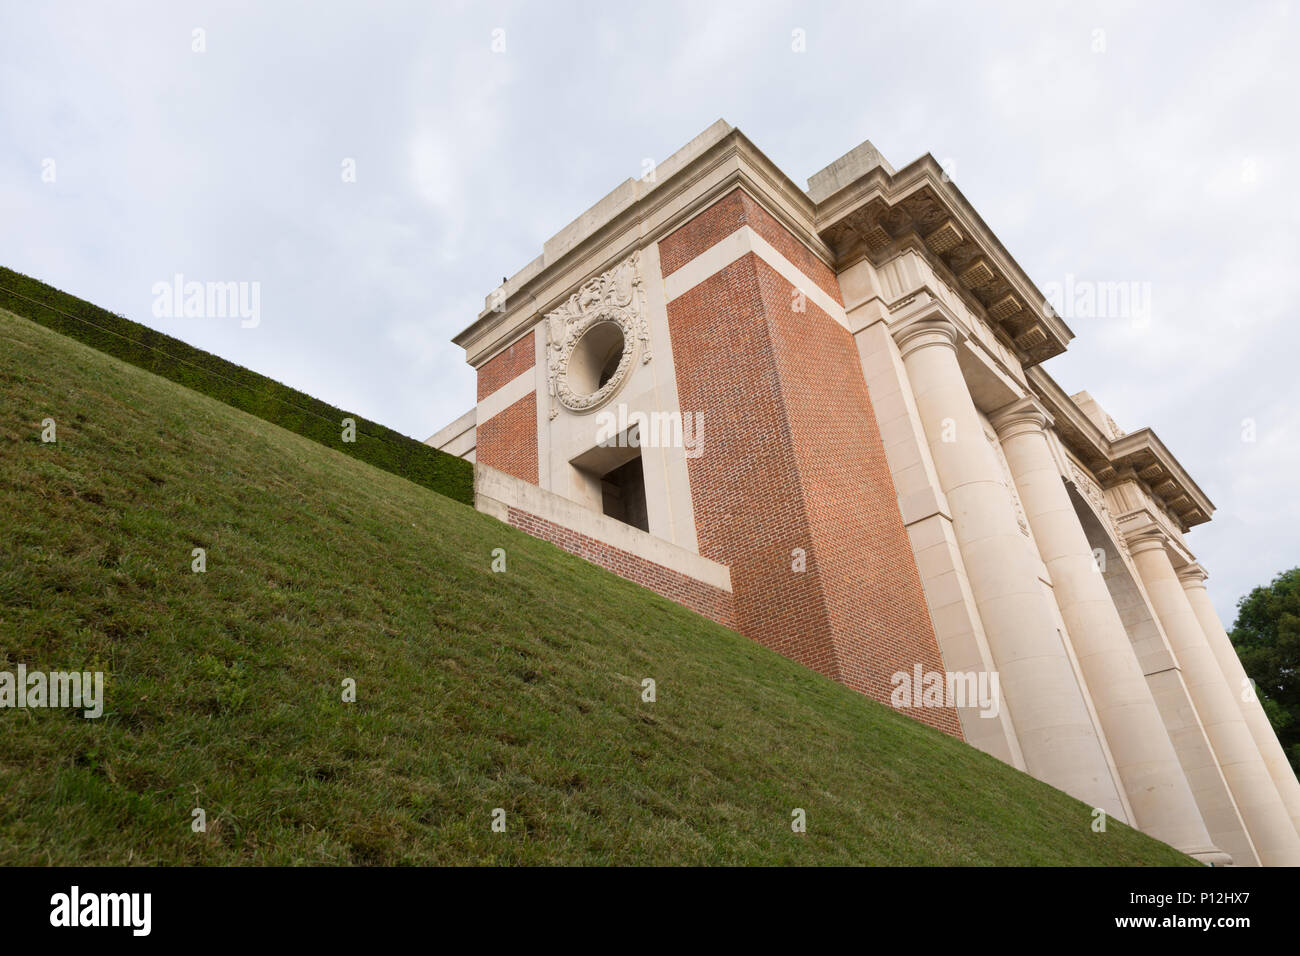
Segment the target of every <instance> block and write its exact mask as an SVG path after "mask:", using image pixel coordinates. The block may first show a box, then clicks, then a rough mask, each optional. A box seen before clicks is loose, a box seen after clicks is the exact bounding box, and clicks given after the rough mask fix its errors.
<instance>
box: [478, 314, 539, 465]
mask: <svg viewBox="0 0 1300 956" xmlns="http://www.w3.org/2000/svg"><path fill="white" fill-rule="evenodd" d="M536 359H537V352H536V350H535V347H534V344H533V333H532V332H529V333H528V334H527V335H525V336H524V337H523V338H521V339H518V340H516V341H515V343H514V344H513V345H510V346H508V347H507V348H504V349H502V350H501V351H500V352H498V353H497V354H496V355H494V356H492V357H491V358H490V359H488V360H487V361H486V362H484V363H483V364H482V365H480V366H479V369H478V400H479V401H480V402H481V401H483V399H485V398H487V397H488V396H489V395H491V394H492V393H493V392H495V391H496V390H497V389H499V388H501V386H503V385H505V384H506V383H507V382H511V381H513V380H514V379H516V378H518V377H519V376H520V375H522V374H523V373H524V372H526V371H528V370H529V369H530V368H532V367H533V366H534V365H536V364H537V362H536ZM474 441H475V445H476V448H475V451H474V457H475V460H476V461H481V462H482V463H483V464H485V465H488V466H490V467H492V468H497V469H500V470H501V471H504V472H505V473H506V474H508V475H514V476H515V477H516V478H522V479H523V480H524V481H527V482H530V483H531V484H534V485H535V484H537V393H536V392H532V393H530V394H528V395H525V396H524V397H523V398H521V399H519V401H517V402H515V403H514V404H513V405H510V406H508V407H506V408H504V409H502V410H501V411H499V412H497V413H496V414H495V415H493V416H492V417H491V418H489V419H487V420H486V421H481V422H479V423H478V424H477V426H476V428H475V437H474Z"/></svg>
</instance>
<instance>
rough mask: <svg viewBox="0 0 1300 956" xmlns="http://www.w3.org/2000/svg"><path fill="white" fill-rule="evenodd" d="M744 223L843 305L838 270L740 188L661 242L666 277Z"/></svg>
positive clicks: (660, 254)
mask: <svg viewBox="0 0 1300 956" xmlns="http://www.w3.org/2000/svg"><path fill="white" fill-rule="evenodd" d="M741 226H749V227H750V228H751V229H753V230H754V231H755V232H756V233H758V234H759V235H760V236H762V237H763V238H764V239H766V240H767V241H768V242H769V243H770V244H771V245H772V246H773V248H775V249H776V251H777V252H779V253H781V255H783V256H785V257H786V258H787V259H789V260H790V261H791V262H792V263H794V264H795V266H797V267H798V269H799V271H800V272H802V273H803V274H804V275H806V276H807V277H808V278H810V279H812V280H813V282H815V283H816V284H817V286H818V287H819V288H821V290H822V291H823V292H825V293H826V294H827V295H829V296H830V297H831V298H832V299H834V300H835V301H836V302H838V303H839V304H840V305H843V304H844V301H843V300H842V299H841V298H840V284H839V282H838V281H837V280H836V278H835V273H834V272H833V271H832V270H831V268H830V266H828V265H826V263H825V262H823V261H822V260H821V259H820V258H818V256H817V255H816V254H815V253H814V252H813V251H812V250H811V249H809V248H808V247H807V246H805V245H804V244H803V243H802V242H800V241H799V240H798V239H796V238H795V237H794V236H792V235H791V234H790V231H789V230H788V229H786V228H785V227H784V226H782V225H781V224H780V223H779V222H777V220H776V218H775V217H774V216H773V215H772V214H771V213H769V212H768V211H767V210H766V209H764V208H763V207H762V206H760V205H759V204H758V203H756V202H755V201H754V200H753V199H752V198H751V197H750V195H749V194H748V193H746V192H744V191H743V190H741V189H740V188H739V187H737V188H735V189H733V190H732V191H731V192H729V193H728V194H727V195H726V196H723V197H722V198H721V199H719V200H718V201H717V202H715V203H714V204H713V205H712V206H710V207H709V208H708V209H706V210H704V211H703V212H701V213H700V214H699V215H697V216H696V217H695V218H694V219H692V220H691V221H690V222H688V223H686V224H685V225H683V226H682V227H680V228H679V229H677V230H675V231H674V232H673V233H672V234H671V235H668V236H665V237H664V239H663V240H662V241H661V242H660V243H659V259H660V262H661V263H662V266H661V269H662V272H663V275H664V278H665V279H666V278H668V276H670V275H672V274H673V273H674V272H676V271H677V270H678V269H680V268H681V267H682V266H684V265H686V263H688V262H690V261H691V260H692V259H694V258H695V257H696V256H698V255H700V253H702V252H705V251H706V250H708V249H709V248H710V247H712V246H714V245H716V244H718V243H719V242H721V241H722V240H723V239H725V238H727V236H729V235H731V234H732V233H733V232H735V231H736V230H737V229H739V228H740V227H741Z"/></svg>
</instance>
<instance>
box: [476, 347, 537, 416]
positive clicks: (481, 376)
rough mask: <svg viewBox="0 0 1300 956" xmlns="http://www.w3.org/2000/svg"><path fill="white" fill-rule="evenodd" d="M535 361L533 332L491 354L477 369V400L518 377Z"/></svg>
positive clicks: (481, 399)
mask: <svg viewBox="0 0 1300 956" xmlns="http://www.w3.org/2000/svg"><path fill="white" fill-rule="evenodd" d="M536 363H537V352H536V349H535V346H534V345H533V333H532V332H529V333H528V334H527V335H525V336H524V337H523V338H521V339H518V340H516V342H515V343H514V344H513V345H510V346H507V347H506V348H504V349H502V350H501V351H500V352H498V353H497V354H496V355H494V356H492V357H491V358H490V359H488V360H487V361H486V362H484V363H483V364H482V365H480V366H479V369H478V400H479V401H480V402H481V401H483V399H485V398H487V397H488V396H489V395H491V394H492V393H493V392H495V391H496V390H497V389H498V388H500V387H501V386H502V385H504V384H506V383H507V382H509V381H512V380H513V379H516V378H518V377H519V376H520V375H522V374H523V373H524V372H526V371H528V370H529V369H530V368H532V367H533V366H534V365H535V364H536Z"/></svg>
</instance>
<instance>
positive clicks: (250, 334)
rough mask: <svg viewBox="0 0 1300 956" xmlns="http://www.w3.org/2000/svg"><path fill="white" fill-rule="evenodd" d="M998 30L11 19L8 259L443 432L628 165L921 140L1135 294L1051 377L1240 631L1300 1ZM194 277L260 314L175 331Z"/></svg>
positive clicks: (1290, 267)
mask: <svg viewBox="0 0 1300 956" xmlns="http://www.w3.org/2000/svg"><path fill="white" fill-rule="evenodd" d="M979 7H980V8H979V9H976V5H975V4H970V3H965V2H960V3H949V4H928V3H914V2H907V3H901V2H898V3H889V4H884V3H852V4H831V3H815V4H806V5H788V6H787V5H781V4H775V3H772V4H762V3H755V2H749V3H743V4H737V5H734V6H729V5H726V4H723V3H715V2H709V3H701V2H688V3H683V4H680V5H677V4H672V3H656V4H646V3H641V4H636V5H632V4H610V3H603V2H602V3H590V4H562V3H545V4H541V3H528V4H517V5H510V4H492V3H475V4H453V3H437V2H434V3H430V2H427V0H426V2H421V3H397V2H391V3H385V2H377V3H365V4H363V3H360V2H357V3H350V4H344V3H322V2H316V3H298V4H295V3H281V2H275V3H234V2H222V3H215V2H214V3H207V4H190V3H181V2H165V3H163V2H160V3H135V4H112V5H110V4H99V3H81V4H77V3H50V4H34V3H29V4H8V5H6V9H5V11H4V13H3V14H0V262H3V263H4V264H5V265H8V266H10V267H11V268H15V269H17V270H19V271H21V272H25V273H27V274H29V275H33V276H36V277H37V278H40V279H43V280H45V281H47V282H50V283H52V284H53V285H56V286H58V287H60V288H62V289H64V290H66V291H69V292H72V293H75V294H76V295H79V296H81V297H83V298H86V299H89V300H91V301H93V302H95V303H97V304H99V305H102V306H105V307H107V308H109V309H112V310H114V311H116V312H120V313H122V314H124V315H127V316H128V317H130V318H133V319H136V320H137V321H141V322H144V323H146V324H148V325H151V326H153V327H155V328H158V329H161V330H162V331H164V332H167V333H169V334H171V335H175V336H178V337H180V338H182V339H185V340H186V341H188V342H191V343H193V344H195V345H197V346H200V347H202V348H205V349H208V350H210V351H212V352H215V353H217V354H219V355H221V356H224V357H226V358H228V359H231V360H233V361H235V362H238V363H240V364H242V365H245V366H248V367H249V368H252V369H255V370H257V371H259V372H262V373H264V374H266V375H270V376H272V377H273V378H276V379H279V380H281V381H283V382H286V383H288V384H290V385H293V386H295V387H297V388H300V389H302V390H304V391H306V392H309V393H311V394H313V395H316V396H319V397H321V398H323V399H326V400H328V401H330V402H333V403H334V404H336V405H340V406H343V407H345V408H348V409H350V410H353V411H356V412H359V413H360V414H362V415H365V416H367V417H369V418H372V419H375V420H377V421H380V422H383V423H385V424H388V425H390V426H392V427H393V428H396V429H398V430H400V431H402V432H405V433H407V434H409V435H412V436H414V437H416V438H419V439H424V438H426V437H427V436H428V435H429V434H431V433H432V432H433V431H435V430H436V429H437V428H438V427H440V426H441V425H443V424H445V423H446V422H447V421H449V420H450V419H452V418H453V417H455V416H456V415H458V414H460V413H461V412H463V411H464V410H466V409H467V408H468V407H469V406H470V405H471V404H472V403H473V392H474V387H473V374H472V372H471V371H470V369H469V368H468V367H467V366H466V365H465V364H464V358H463V353H461V352H460V350H459V349H457V348H455V347H454V346H453V345H451V343H450V341H449V339H450V338H451V336H452V335H454V334H455V333H456V332H457V331H459V330H460V329H462V328H463V327H464V326H466V325H467V324H469V322H470V321H472V320H473V318H474V317H475V315H476V314H477V313H478V311H479V310H480V309H481V308H482V304H483V299H484V296H486V295H487V294H488V293H490V292H491V291H492V289H493V288H494V287H495V286H496V285H497V284H498V283H499V282H500V279H501V277H502V276H503V275H507V274H513V273H514V272H515V271H517V270H518V269H519V268H520V267H522V266H523V265H524V264H525V263H527V262H528V261H529V260H531V259H532V258H533V257H534V256H536V255H537V254H538V253H539V252H540V251H541V244H542V242H543V241H544V240H545V239H546V238H547V237H549V236H550V235H552V234H553V233H554V232H556V231H557V230H558V229H560V228H561V227H562V226H564V225H565V224H567V223H568V222H569V221H570V220H571V219H573V218H574V217H576V216H577V215H578V214H579V213H580V212H582V211H583V210H584V209H586V208H587V207H588V206H590V205H591V204H592V203H593V202H595V201H596V200H597V199H599V198H600V197H601V196H603V195H604V194H605V193H606V192H608V191H609V190H610V189H612V188H613V187H614V186H616V185H618V184H619V183H620V182H622V181H623V180H624V179H626V178H627V177H629V176H637V175H640V173H641V171H642V162H643V160H645V159H647V158H649V159H654V160H659V159H663V158H664V157H666V156H667V155H669V154H670V153H672V152H673V151H674V150H675V149H677V148H678V147H679V146H681V145H683V144H684V143H686V142H687V141H688V140H690V139H691V138H692V137H693V136H695V135H696V134H697V133H699V132H700V131H702V130H703V129H704V128H705V127H707V126H708V125H709V124H710V123H712V122H713V121H714V120H716V119H718V118H719V117H724V118H725V119H727V120H728V121H729V122H731V123H733V124H734V125H736V126H738V127H740V128H741V129H742V130H743V131H744V132H745V133H746V134H747V135H748V136H749V138H750V139H751V140H753V142H754V143H755V144H756V145H757V146H758V147H759V148H760V149H762V150H763V151H764V152H766V153H767V155H768V156H770V157H771V158H772V159H773V160H774V161H775V162H776V163H777V164H778V165H779V166H781V168H783V169H784V170H785V171H786V172H787V173H789V175H790V176H791V177H792V178H793V179H794V180H795V181H796V182H800V183H802V182H803V181H804V180H805V179H806V178H807V177H808V176H809V175H811V174H812V173H813V172H815V171H817V170H818V169H820V168H822V167H823V166H825V165H826V164H827V163H829V162H830V161H832V160H833V159H835V158H836V157H838V156H840V155H841V154H843V153H845V152H847V151H848V150H849V149H851V148H852V147H853V146H854V145H856V144H857V143H859V142H860V141H862V140H864V139H870V140H871V141H872V142H873V143H875V145H876V146H877V147H878V148H879V149H880V150H881V151H882V152H883V153H884V154H885V155H886V156H887V157H888V158H889V159H890V160H891V162H892V163H893V164H894V165H895V166H896V167H901V166H902V165H904V164H905V163H907V162H909V161H911V160H912V159H914V158H916V157H917V156H919V155H921V154H922V153H926V152H929V153H932V154H933V155H934V156H935V158H936V159H938V160H939V161H940V162H941V163H943V164H944V165H945V166H946V167H947V168H948V170H949V172H950V173H951V175H952V176H953V178H954V180H955V181H956V183H957V185H958V186H959V187H960V188H961V190H962V191H963V192H964V193H965V195H966V196H967V197H968V198H969V199H970V200H971V202H972V203H973V204H974V205H975V207H976V208H977V209H978V210H979V211H980V212H981V214H982V215H983V216H984V218H985V220H986V221H987V222H988V223H989V225H990V226H991V227H992V228H993V229H994V231H995V232H996V233H997V234H998V235H999V237H1000V238H1001V239H1002V241H1003V243H1004V244H1005V245H1006V246H1007V248H1008V249H1009V250H1010V251H1011V253H1012V255H1014V256H1015V257H1016V258H1017V259H1018V261H1019V262H1020V264H1021V265H1022V266H1023V267H1024V269H1025V271H1026V272H1027V273H1028V274H1029V276H1030V277H1031V278H1033V279H1034V280H1035V281H1036V282H1037V283H1038V284H1039V286H1040V288H1043V289H1045V290H1046V289H1047V288H1048V287H1049V285H1051V284H1052V283H1057V284H1064V283H1065V282H1067V281H1074V282H1076V283H1078V282H1091V283H1101V282H1133V283H1140V284H1141V285H1140V286H1139V287H1138V288H1141V289H1143V290H1146V291H1149V295H1150V302H1151V308H1150V314H1149V316H1141V315H1137V316H1134V315H1127V316H1124V317H1111V318H1106V317H1070V318H1069V319H1068V321H1069V323H1070V325H1071V326H1072V328H1073V329H1074V331H1075V333H1076V334H1077V336H1078V338H1077V339H1076V340H1075V342H1074V343H1073V344H1072V345H1071V347H1070V350H1069V352H1068V353H1067V354H1066V355H1064V356H1061V357H1059V358H1056V359H1053V360H1051V361H1050V362H1049V363H1048V365H1047V369H1048V370H1049V371H1050V372H1051V373H1052V374H1053V375H1054V376H1055V377H1056V379H1057V380H1058V381H1059V382H1060V383H1061V384H1062V386H1064V387H1065V388H1066V389H1067V390H1068V391H1071V392H1074V391H1076V390H1079V389H1084V388H1086V389H1088V390H1089V391H1090V392H1091V393H1092V394H1093V395H1094V396H1095V397H1096V398H1097V399H1098V400H1099V401H1100V402H1101V403H1102V404H1103V405H1104V406H1105V407H1106V408H1107V409H1108V411H1109V412H1110V413H1111V415H1112V416H1113V417H1114V418H1115V419H1116V420H1117V421H1118V423H1119V424H1120V426H1121V427H1123V428H1126V429H1133V428H1138V427H1141V426H1143V425H1149V426H1151V427H1152V428H1154V429H1155V430H1156V432H1157V433H1158V434H1159V435H1160V436H1161V438H1162V439H1163V440H1164V441H1165V443H1166V444H1168V445H1169V447H1170V448H1171V449H1172V450H1173V451H1174V453H1175V454H1176V455H1178V456H1179V458H1180V459H1181V461H1182V462H1183V464H1184V465H1185V466H1186V467H1187V468H1188V470H1189V471H1190V472H1191V473H1192V475H1193V476H1194V477H1195V478H1196V479H1197V481H1198V482H1199V483H1200V485H1201V487H1202V488H1203V489H1204V490H1205V491H1206V493H1207V494H1208V495H1209V496H1210V498H1211V499H1212V500H1213V501H1214V503H1215V504H1216V505H1217V506H1218V511H1217V513H1216V514H1215V516H1214V520H1213V522H1211V524H1209V525H1207V526H1203V527H1201V528H1199V529H1197V530H1196V531H1194V532H1193V533H1192V535H1191V536H1190V544H1191V545H1192V547H1193V548H1194V549H1195V550H1196V551H1197V553H1198V554H1199V555H1200V557H1201V559H1202V561H1203V562H1204V563H1205V565H1206V566H1207V568H1208V569H1209V571H1210V572H1211V579H1210V589H1211V593H1212V594H1213V595H1214V597H1215V600H1216V603H1217V604H1218V606H1219V609H1220V612H1221V613H1222V614H1223V615H1224V617H1225V619H1226V621H1227V622H1228V623H1229V624H1231V621H1232V619H1233V617H1234V611H1233V609H1234V607H1235V603H1236V600H1237V598H1238V597H1239V596H1241V595H1242V594H1243V593H1245V592H1246V591H1247V590H1248V589H1249V588H1250V587H1252V586H1254V585H1256V584H1260V583H1263V582H1266V581H1267V580H1269V579H1270V578H1271V577H1272V576H1273V574H1275V573H1276V572H1278V571H1280V570H1282V569H1285V568H1289V567H1292V566H1295V565H1297V564H1300V499H1298V496H1297V493H1296V492H1297V489H1298V488H1300V477H1298V476H1300V450H1298V448H1297V442H1298V441H1300V374H1298V372H1297V367H1296V366H1297V359H1296V355H1295V346H1296V344H1297V341H1298V340H1300V332H1297V326H1298V324H1300V315H1298V314H1297V313H1298V312H1300V305H1298V303H1300V270H1297V265H1296V264H1297V260H1298V259H1300V241H1298V240H1297V228H1298V227H1300V198H1298V194H1297V190H1296V187H1295V186H1294V185H1293V176H1294V169H1295V167H1296V164H1297V162H1300V130H1298V129H1297V122H1296V116H1297V108H1296V101H1297V94H1300V82H1298V81H1300V57H1297V56H1296V51H1297V50H1298V49H1300V9H1297V5H1296V4H1294V3H1287V2H1264V3H1239V4H1231V5H1223V4H1208V3H1207V4H1204V5H1203V6H1200V7H1199V10H1198V8H1197V7H1195V6H1193V5H1190V4H1186V3H1179V4H1169V5H1163V6H1162V5H1160V4H1157V3H1114V4H1110V3H1107V4H1097V5H1089V4H1085V3H1060V4H1053V3H1050V2H1049V3H1045V2H1041V0H1037V2H1032V3H1022V4H1021V3H1005V4H1000V5H999V4H987V5H979ZM196 30H201V31H202V33H199V34H196V33H195V31H196ZM796 30H801V31H803V36H804V37H805V38H806V39H805V46H806V48H805V49H804V51H803V52H796V51H795V50H794V49H793V47H795V46H796V45H797V44H795V43H793V42H792V38H793V37H794V36H795V34H794V31H796ZM494 41H495V42H494ZM196 46H199V47H202V49H201V50H198V51H196V49H195V47H196ZM494 46H495V47H497V49H494ZM501 47H504V49H501ZM349 161H350V162H349ZM348 169H352V170H355V177H354V178H355V181H353V182H349V181H345V179H346V178H348V177H346V176H345V171H346V170H348ZM177 273H179V274H182V275H183V276H185V277H186V278H187V279H197V280H203V281H207V280H231V281H240V282H250V283H251V282H257V283H259V288H260V296H261V300H260V322H259V324H258V325H257V326H256V327H255V328H243V327H241V323H240V321H239V320H238V318H229V319H218V318H204V319H196V318H191V319H183V318H177V319H172V318H159V317H156V316H155V315H154V314H153V311H154V310H153V305H154V294H153V288H154V285H155V283H158V282H167V281H171V280H172V278H173V276H175V275H176V274H177ZM1067 276H1072V277H1073V279H1072V280H1067ZM1252 433H1253V438H1254V440H1253V441H1248V440H1245V439H1246V438H1249V437H1251V436H1252Z"/></svg>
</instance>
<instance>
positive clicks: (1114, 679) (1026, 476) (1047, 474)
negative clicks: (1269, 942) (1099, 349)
mask: <svg viewBox="0 0 1300 956" xmlns="http://www.w3.org/2000/svg"><path fill="white" fill-rule="evenodd" d="M990 420H991V421H992V423H993V426H994V427H995V428H996V429H997V432H998V437H999V439H1000V440H1001V442H1002V450H1003V453H1004V454H1005V455H1006V459H1007V464H1008V465H1009V467H1010V469H1011V474H1012V477H1013V479H1014V480H1015V483H1016V488H1017V490H1018V491H1019V492H1020V501H1021V504H1022V505H1023V507H1024V510H1025V515H1026V517H1027V519H1028V521H1029V526H1030V528H1031V529H1032V531H1033V533H1034V539H1035V541H1036V542H1037V544H1038V550H1039V554H1040V555H1041V557H1042V559H1043V563H1044V564H1045V565H1046V566H1047V571H1048V574H1049V575H1050V577H1051V579H1052V587H1053V590H1054V592H1055V595H1056V602H1057V605H1058V607H1059V608H1060V611H1061V617H1062V618H1063V619H1064V621H1065V628H1066V631H1067V632H1068V634H1069V639H1070V641H1071V642H1072V644H1073V646H1074V652H1075V655H1076V656H1077V658H1078V661H1079V668H1080V670H1081V671H1082V672H1083V677H1084V681H1085V683H1086V684H1087V687H1088V691H1089V693H1090V694H1091V695H1092V702H1093V706H1094V708H1095V709H1096V712H1097V719H1098V721H1099V722H1100V723H1101V729H1102V732H1103V733H1104V734H1105V735H1106V742H1107V744H1108V745H1109V747H1110V752H1111V755H1112V757H1113V758H1114V761H1115V766H1116V770H1117V771H1118V773H1119V775H1120V782H1121V783H1122V784H1123V786H1124V789H1125V792H1126V793H1127V795H1128V799H1129V805H1130V806H1131V807H1132V808H1133V813H1134V815H1135V816H1136V818H1137V819H1136V821H1135V823H1136V825H1137V826H1139V827H1140V828H1141V829H1142V830H1144V831H1145V832H1147V833H1149V834H1150V835H1152V836H1154V837H1155V838H1156V839H1159V840H1163V841H1165V842H1166V843H1168V844H1170V845H1171V846H1175V847H1177V848H1178V849H1180V850H1182V851H1183V852H1184V853H1188V854H1191V855H1192V856H1195V857H1197V858H1198V859H1201V860H1203V861H1205V862H1208V863H1216V864H1227V863H1228V862H1230V861H1229V858H1228V856H1227V854H1225V853H1224V852H1222V851H1221V850H1219V849H1218V848H1216V847H1214V846H1213V844H1212V842H1211V839H1210V834H1209V832H1208V831H1207V829H1206V826H1205V822H1204V820H1203V819H1202V818H1201V813H1200V810H1199V809H1198V808H1197V805H1196V799H1195V798H1194V797H1193V795H1192V790H1191V787H1190V786H1189V784H1188V782H1187V777H1186V775H1185V774H1184V773H1183V769H1182V767H1181V765H1180V764H1179V762H1178V754H1177V753H1176V752H1175V750H1174V745H1173V743H1172V741H1171V740H1170V738H1169V733H1168V732H1167V731H1166V729H1165V725H1164V722H1163V721H1162V720H1161V717H1160V712H1159V710H1158V709H1157V707H1156V702H1155V699H1154V698H1153V697H1152V695H1151V689H1150V687H1148V685H1147V682H1146V678H1145V677H1144V676H1143V674H1142V668H1141V667H1140V666H1139V664H1138V660H1137V656H1136V655H1135V654H1134V652H1133V647H1132V645H1131V644H1130V643H1129V639H1128V634H1127V632H1126V631H1125V630H1124V623H1123V622H1122V621H1121V620H1120V617H1119V612H1118V611H1117V610H1116V609H1115V603H1114V601H1113V600H1112V599H1111V596H1110V591H1109V590H1108V589H1107V587H1106V582H1105V579H1104V578H1103V577H1102V574H1101V571H1100V569H1099V568H1098V567H1097V564H1096V561H1095V559H1094V557H1093V553H1092V548H1091V547H1090V546H1089V544H1088V537H1087V535H1086V533H1085V532H1084V530H1083V525H1082V523H1081V522H1080V521H1079V516H1078V514H1077V513H1076V512H1075V510H1074V505H1073V503H1072V502H1071V500H1070V495H1069V492H1068V491H1067V490H1066V487H1065V483H1064V481H1063V480H1062V478H1061V473H1060V470H1059V469H1058V468H1057V466H1056V461H1055V459H1054V458H1053V456H1052V451H1051V448H1050V447H1049V446H1048V443H1047V435H1046V432H1045V430H1044V429H1045V428H1046V426H1047V423H1048V417H1047V415H1046V413H1045V412H1044V411H1042V409H1041V408H1040V407H1039V406H1038V404H1037V403H1036V402H1034V401H1033V400H1032V399H1023V400H1021V401H1018V402H1015V403H1013V404H1012V405H1010V406H1007V407H1006V408H1004V409H1001V410H1000V411H999V412H997V413H995V414H994V415H993V416H991V419H990Z"/></svg>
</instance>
